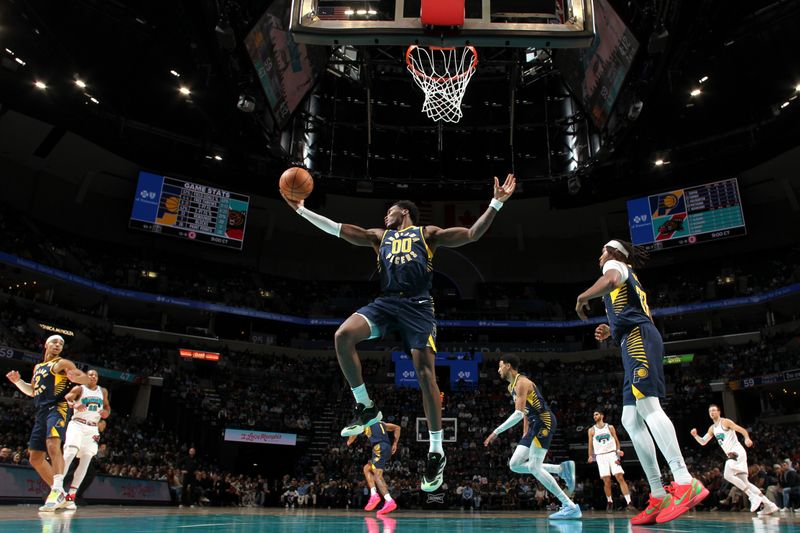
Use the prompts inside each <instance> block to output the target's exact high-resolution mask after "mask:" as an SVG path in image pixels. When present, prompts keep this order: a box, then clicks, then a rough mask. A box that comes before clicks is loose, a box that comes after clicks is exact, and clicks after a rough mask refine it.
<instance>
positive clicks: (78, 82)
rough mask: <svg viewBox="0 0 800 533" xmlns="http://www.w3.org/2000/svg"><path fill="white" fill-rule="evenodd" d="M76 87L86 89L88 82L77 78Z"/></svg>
mask: <svg viewBox="0 0 800 533" xmlns="http://www.w3.org/2000/svg"><path fill="white" fill-rule="evenodd" d="M75 85H76V86H78V87H80V88H81V89H85V88H86V82H85V81H83V80H82V79H80V78H75Z"/></svg>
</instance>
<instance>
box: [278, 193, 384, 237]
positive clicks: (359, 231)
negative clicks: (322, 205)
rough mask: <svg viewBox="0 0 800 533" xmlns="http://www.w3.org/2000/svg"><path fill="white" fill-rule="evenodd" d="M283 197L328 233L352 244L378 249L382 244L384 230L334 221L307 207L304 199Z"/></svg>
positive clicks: (293, 207) (295, 209)
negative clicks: (296, 199)
mask: <svg viewBox="0 0 800 533" xmlns="http://www.w3.org/2000/svg"><path fill="white" fill-rule="evenodd" d="M281 196H283V194H281ZM283 199H284V200H286V203H287V204H289V207H291V208H292V209H294V211H295V213H297V214H298V215H300V216H301V217H303V218H304V219H306V220H308V221H309V222H311V223H312V224H313V225H314V226H316V227H318V228H319V229H321V230H322V231H324V232H325V233H327V234H328V235H333V236H334V237H340V238H342V239H344V240H346V241H347V242H349V243H350V244H355V245H356V246H371V247H372V248H375V249H376V250H377V249H378V247H379V246H380V244H381V237H382V236H383V230H380V229H364V228H361V227H359V226H354V225H352V224H342V223H341V222H334V221H333V220H331V219H329V218H327V217H324V216H322V215H319V214H317V213H315V212H313V211H311V210H310V209H306V207H305V202H304V201H303V200H298V201H295V200H289V199H288V198H286V197H285V196H284V197H283Z"/></svg>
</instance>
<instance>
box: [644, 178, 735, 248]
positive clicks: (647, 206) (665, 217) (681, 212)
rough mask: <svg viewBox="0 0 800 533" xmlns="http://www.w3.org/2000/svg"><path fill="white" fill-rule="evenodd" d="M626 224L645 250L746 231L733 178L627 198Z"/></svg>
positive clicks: (718, 237)
mask: <svg viewBox="0 0 800 533" xmlns="http://www.w3.org/2000/svg"><path fill="white" fill-rule="evenodd" d="M628 225H629V226H630V228H631V242H633V244H635V245H637V246H642V247H643V248H645V249H646V250H648V251H652V250H661V249H664V248H671V247H673V246H684V245H687V244H695V243H698V242H706V241H712V240H717V239H724V238H728V237H738V236H741V235H746V234H747V230H746V228H745V225H744V215H743V214H742V202H741V196H740V195H739V184H738V183H737V181H736V178H732V179H727V180H723V181H716V182H714V183H706V184H705V185H698V186H697V187H687V188H686V189H678V190H675V191H668V192H663V193H660V194H654V195H652V196H648V197H646V198H637V199H636V200H629V201H628Z"/></svg>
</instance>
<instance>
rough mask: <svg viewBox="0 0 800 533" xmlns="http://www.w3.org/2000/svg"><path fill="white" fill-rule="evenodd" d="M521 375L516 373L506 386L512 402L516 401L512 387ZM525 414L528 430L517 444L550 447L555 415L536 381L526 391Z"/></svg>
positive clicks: (528, 446) (515, 392) (554, 427)
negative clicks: (528, 391)
mask: <svg viewBox="0 0 800 533" xmlns="http://www.w3.org/2000/svg"><path fill="white" fill-rule="evenodd" d="M521 375H522V374H517V376H516V377H515V378H514V382H513V383H511V384H510V385H509V386H508V392H510V393H511V399H513V400H514V402H516V401H517V391H516V390H514V387H516V386H517V380H519V377H520V376H521ZM531 383H533V381H531ZM525 416H527V417H528V432H527V433H526V434H525V436H523V437H522V439H521V440H520V441H519V443H518V446H525V447H526V448H530V447H531V444H533V446H535V447H536V448H544V449H545V450H546V449H548V448H550V443H551V442H552V440H553V433H554V432H555V430H556V415H554V414H553V412H552V411H551V410H550V407H548V405H547V402H546V401H544V398H543V397H542V393H541V392H539V387H537V386H536V383H533V390H532V391H531V392H530V393H528V397H527V398H526V399H525Z"/></svg>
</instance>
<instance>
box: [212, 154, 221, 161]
mask: <svg viewBox="0 0 800 533" xmlns="http://www.w3.org/2000/svg"><path fill="white" fill-rule="evenodd" d="M214 159H216V160H217V161H222V156H221V155H215V156H214Z"/></svg>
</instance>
